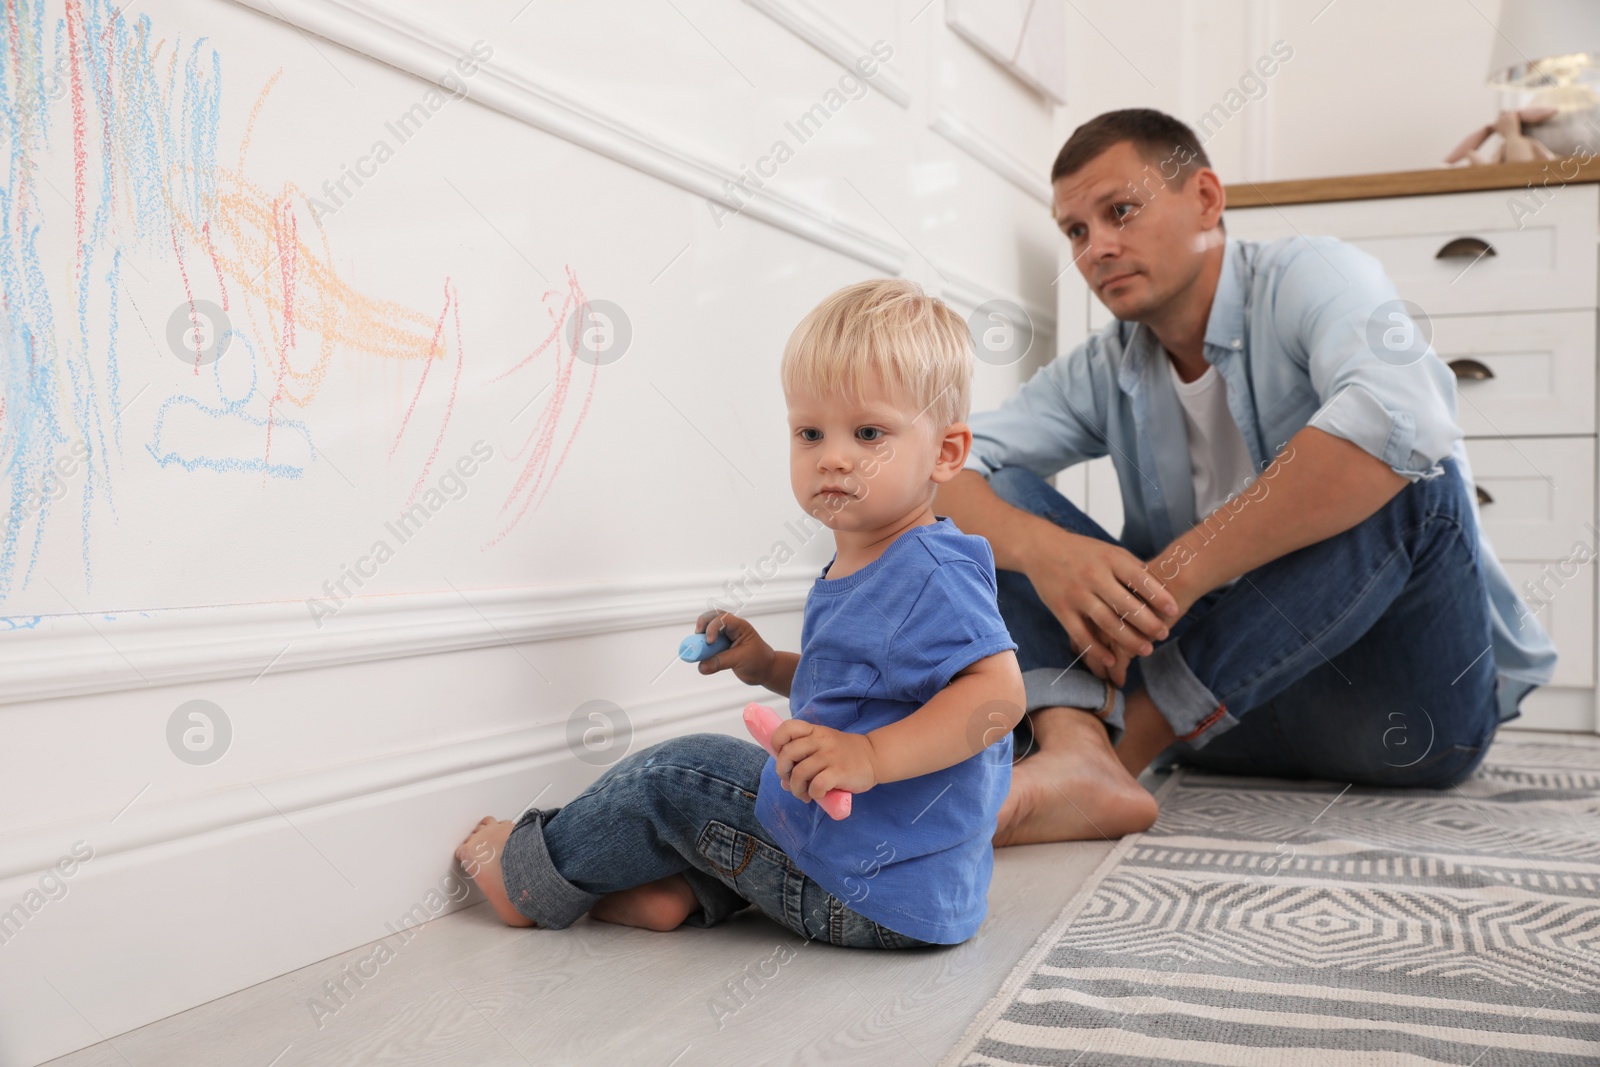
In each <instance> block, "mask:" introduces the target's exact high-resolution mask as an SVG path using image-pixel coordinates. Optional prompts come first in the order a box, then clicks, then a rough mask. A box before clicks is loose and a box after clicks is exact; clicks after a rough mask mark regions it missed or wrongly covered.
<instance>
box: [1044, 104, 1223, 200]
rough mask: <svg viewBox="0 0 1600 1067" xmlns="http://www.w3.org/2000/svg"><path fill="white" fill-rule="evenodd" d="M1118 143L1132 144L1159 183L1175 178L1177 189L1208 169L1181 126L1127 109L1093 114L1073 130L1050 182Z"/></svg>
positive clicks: (1155, 113) (1197, 142)
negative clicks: (1202, 168) (1157, 175)
mask: <svg viewBox="0 0 1600 1067" xmlns="http://www.w3.org/2000/svg"><path fill="white" fill-rule="evenodd" d="M1122 141H1129V142H1132V144H1133V147H1134V150H1135V151H1137V152H1138V153H1139V154H1140V155H1141V156H1143V157H1144V158H1145V159H1146V160H1147V161H1148V162H1149V163H1150V165H1151V166H1153V167H1156V168H1157V169H1158V171H1159V173H1160V176H1161V179H1162V180H1163V181H1173V180H1174V179H1177V184H1178V185H1179V186H1180V187H1181V186H1183V185H1184V184H1186V183H1187V182H1188V181H1189V175H1191V174H1193V173H1194V172H1195V171H1197V170H1199V169H1200V168H1201V167H1209V166H1211V160H1210V159H1209V158H1207V156H1206V150H1205V149H1204V148H1202V147H1201V146H1200V140H1199V138H1197V137H1195V135H1194V131H1193V130H1191V129H1190V128H1189V127H1188V126H1186V125H1185V124H1184V123H1182V122H1180V121H1178V120H1177V119H1175V118H1173V117H1172V116H1171V115H1168V114H1166V113H1165V112H1162V111H1156V110H1154V109H1153V108H1147V107H1130V108H1124V109H1123V110H1121V111H1107V112H1106V113H1105V114H1103V115H1096V116H1095V117H1094V118H1092V119H1090V120H1089V121H1088V122H1085V123H1084V124H1083V125H1082V126H1079V127H1078V128H1077V129H1075V130H1073V131H1072V136H1071V137H1069V138H1067V143H1066V144H1064V145H1062V146H1061V152H1060V154H1059V155H1057V156H1056V162H1055V165H1054V166H1053V167H1051V168H1050V181H1051V183H1052V184H1053V183H1054V182H1055V180H1056V179H1057V178H1064V177H1066V176H1067V175H1069V174H1075V173H1077V172H1078V171H1079V170H1082V169H1083V168H1084V167H1085V166H1087V165H1088V163H1089V161H1090V160H1092V159H1094V158H1095V157H1096V156H1098V155H1100V153H1102V152H1104V151H1105V150H1106V149H1108V148H1110V147H1111V146H1112V145H1115V144H1118V143H1119V142H1122ZM1180 175H1182V177H1181V178H1180V177H1179V176H1180Z"/></svg>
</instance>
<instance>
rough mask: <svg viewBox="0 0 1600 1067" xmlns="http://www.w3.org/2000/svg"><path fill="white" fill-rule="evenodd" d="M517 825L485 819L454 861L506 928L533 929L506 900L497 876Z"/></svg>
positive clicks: (470, 835) (501, 820)
mask: <svg viewBox="0 0 1600 1067" xmlns="http://www.w3.org/2000/svg"><path fill="white" fill-rule="evenodd" d="M515 825H516V823H513V822H510V821H509V820H506V819H496V818H495V817H494V816H492V815H485V816H484V817H483V818H482V819H480V820H479V821H478V825H477V826H474V827H473V828H472V833H470V834H468V835H467V839H466V840H465V841H463V842H461V844H460V845H459V846H457V848H456V859H458V860H460V861H461V867H462V869H463V870H465V871H466V872H467V877H468V878H471V879H472V880H473V881H474V882H476V883H478V888H479V889H481V890H483V895H484V896H486V897H488V898H489V906H490V907H492V908H494V913H495V914H496V915H498V916H500V921H501V922H503V923H505V924H506V925H507V926H534V925H537V924H535V923H534V921H533V920H532V919H530V918H528V917H527V916H526V915H524V914H522V913H521V912H520V911H518V910H517V909H516V907H515V906H514V905H513V904H512V903H511V900H510V898H509V897H507V896H506V883H505V878H504V876H503V875H502V874H501V873H500V855H501V853H502V852H504V851H505V847H506V838H508V837H510V836H511V828H512V827H513V826H515Z"/></svg>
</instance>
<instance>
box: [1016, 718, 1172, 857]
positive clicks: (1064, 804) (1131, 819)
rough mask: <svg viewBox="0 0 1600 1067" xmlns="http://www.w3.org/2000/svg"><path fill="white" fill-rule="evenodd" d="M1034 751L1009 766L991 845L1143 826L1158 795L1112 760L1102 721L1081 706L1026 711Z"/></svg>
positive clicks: (1151, 818)
mask: <svg viewBox="0 0 1600 1067" xmlns="http://www.w3.org/2000/svg"><path fill="white" fill-rule="evenodd" d="M1031 718H1032V723H1033V736H1034V739H1035V741H1036V742H1037V743H1038V751H1037V752H1034V753H1033V754H1032V755H1030V756H1028V758H1027V759H1024V760H1020V761H1019V762H1017V763H1016V764H1014V765H1013V766H1012V768H1011V792H1010V793H1008V794H1007V795H1006V800H1005V803H1004V804H1003V805H1002V806H1001V808H1000V818H999V820H998V823H997V826H996V829H995V835H994V839H993V840H994V845H995V847H996V848H1000V847H1003V846H1005V845H1032V844H1038V843H1040V842H1044V841H1098V840H1109V839H1113V838H1118V837H1122V836H1123V835H1124V834H1131V833H1137V832H1139V831H1140V830H1148V829H1149V828H1150V826H1151V824H1152V823H1154V822H1155V821H1156V815H1157V808H1156V798H1155V797H1153V796H1151V795H1150V792H1149V790H1147V789H1145V787H1144V786H1142V785H1140V784H1139V783H1138V781H1137V780H1136V779H1135V778H1134V777H1133V775H1131V774H1129V773H1128V771H1127V769H1126V768H1125V767H1123V765H1122V763H1121V761H1120V760H1118V759H1117V754H1116V750H1115V749H1113V748H1112V747H1111V739H1110V738H1108V737H1107V736H1106V728H1105V727H1104V726H1103V725H1102V724H1101V722H1100V720H1099V719H1097V718H1095V717H1094V716H1093V715H1092V714H1090V713H1089V712H1086V711H1084V710H1083V709H1081V708H1066V707H1061V708H1039V709H1037V710H1036V711H1034V712H1032V713H1031Z"/></svg>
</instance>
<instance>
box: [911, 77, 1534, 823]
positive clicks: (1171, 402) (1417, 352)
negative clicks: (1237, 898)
mask: <svg viewBox="0 0 1600 1067" xmlns="http://www.w3.org/2000/svg"><path fill="white" fill-rule="evenodd" d="M1051 184H1052V187H1053V192H1054V197H1053V204H1052V216H1053V218H1054V219H1055V221H1056V223H1057V225H1058V227H1059V228H1060V229H1061V231H1062V232H1063V234H1065V235H1066V237H1067V239H1068V240H1069V241H1070V242H1071V247H1072V251H1073V255H1074V257H1075V262H1076V264H1077V267H1078V269H1079V270H1080V271H1081V272H1082V274H1083V276H1084V278H1085V279H1086V280H1087V281H1088V283H1089V284H1090V286H1091V287H1092V288H1093V289H1094V291H1095V293H1096V294H1097V295H1098V296H1099V297H1100V299H1101V300H1102V301H1103V302H1104V303H1105V304H1106V306H1107V307H1108V308H1109V309H1110V310H1111V312H1112V314H1113V315H1115V316H1116V318H1117V320H1118V321H1116V322H1114V323H1112V324H1111V325H1110V326H1108V327H1107V328H1106V329H1104V330H1102V331H1100V332H1099V333H1098V334H1096V335H1093V336H1091V337H1089V338H1088V339H1087V340H1086V341H1084V342H1083V343H1082V344H1080V345H1079V346H1078V347H1077V348H1075V349H1074V350H1073V351H1071V352H1070V353H1068V354H1066V355H1064V356H1061V357H1059V358H1058V359H1056V360H1055V361H1053V362H1052V363H1050V364H1048V365H1046V366H1045V367H1043V368H1041V369H1040V370H1039V371H1038V372H1037V373H1036V374H1035V375H1034V376H1033V377H1032V378H1030V379H1029V380H1028V381H1027V382H1026V383H1025V384H1024V385H1023V386H1022V387H1021V389H1020V390H1019V391H1018V392H1017V394H1016V395H1015V396H1013V397H1011V398H1010V399H1009V400H1007V401H1006V402H1005V403H1004V404H1003V405H1002V406H1001V407H1000V408H999V409H997V410H995V411H990V412H980V413H976V414H974V415H973V416H972V417H971V419H970V424H971V427H972V432H973V445H972V452H971V455H970V457H969V459H968V461H967V463H966V466H965V468H964V469H963V471H962V473H961V474H959V475H957V476H956V477H955V478H954V479H952V480H951V481H950V482H948V483H946V484H945V485H944V486H942V487H941V488H940V490H939V494H938V496H937V498H936V501H935V508H936V509H937V510H938V512H939V513H940V514H944V515H949V516H950V517H951V518H952V519H954V520H955V522H956V524H957V525H958V526H959V527H961V529H962V530H964V531H966V532H968V533H977V534H981V535H983V536H985V537H987V538H988V539H989V542H990V544H991V546H992V547H993V549H994V555H995V565H996V567H997V569H998V578H999V599H1000V608H1001V612H1002V615H1003V616H1004V617H1005V619H1006V625H1007V627H1008V629H1009V630H1010V631H1011V634H1012V636H1013V638H1014V639H1015V640H1016V641H1017V643H1018V646H1019V647H1018V650H1017V656H1018V660H1019V663H1020V665H1021V667H1022V668H1023V672H1024V674H1023V677H1024V680H1025V681H1026V682H1027V687H1028V711H1029V716H1028V719H1027V721H1028V722H1029V723H1030V724H1031V731H1032V737H1031V738H1025V737H1019V738H1018V739H1017V740H1018V745H1017V751H1018V752H1025V751H1027V746H1029V745H1032V744H1033V743H1034V742H1036V747H1037V751H1035V752H1034V753H1032V754H1031V755H1029V756H1028V758H1027V759H1024V760H1020V761H1019V762H1018V763H1017V764H1016V766H1015V767H1014V768H1013V775H1012V789H1011V794H1010V796H1009V798H1008V800H1007V803H1006V808H1005V809H1004V810H1002V812H1001V815H1000V822H999V827H998V830H997V832H996V835H995V843H996V844H997V845H1004V844H1025V843H1029V842H1035V841H1061V840H1076V839H1081V838H1095V837H1118V836H1121V835H1123V834H1126V833H1130V832H1133V831H1137V830H1142V829H1145V828H1146V827H1148V826H1149V825H1150V823H1152V822H1153V821H1154V820H1155V816H1156V806H1155V802H1154V800H1153V798H1152V797H1151V796H1150V794H1149V793H1148V792H1147V791H1146V790H1144V789H1143V788H1142V787H1141V786H1140V785H1139V784H1138V783H1137V781H1136V780H1135V776H1137V775H1138V774H1139V773H1140V772H1141V771H1142V770H1143V769H1144V768H1145V767H1146V766H1148V765H1149V764H1150V763H1151V761H1152V760H1153V759H1154V758H1155V757H1157V756H1158V755H1161V754H1163V753H1166V756H1165V757H1164V761H1171V760H1175V761H1178V762H1183V763H1189V764H1193V765H1198V766H1201V767H1207V768H1211V769H1215V770H1220V771H1223V772H1227V773H1239V774H1260V775H1268V776H1283V777H1316V778H1327V779H1332V780H1342V781H1350V782H1360V783H1371V784H1384V785H1395V786H1410V785H1420V786H1433V787H1443V786H1447V785H1450V784H1452V783H1454V782H1456V781H1459V780H1460V779H1461V778H1463V777H1465V776H1466V775H1468V774H1470V773H1471V772H1472V770H1473V769H1475V768H1476V766H1477V765H1478V763H1479V761H1480V760H1481V759H1482V757H1483V755H1484V753H1485V751H1486V750H1487V747H1488V745H1489V743H1490V741H1491V740H1492V738H1493V735H1494V731H1495V728H1496V727H1497V726H1498V724H1499V723H1500V722H1501V721H1503V720H1505V719H1507V718H1512V717H1515V716H1516V715H1518V714H1520V712H1519V711H1518V709H1517V705H1518V704H1519V702H1520V701H1521V699H1522V697H1523V696H1525V695H1526V694H1527V692H1528V691H1529V690H1531V689H1532V688H1534V687H1535V686H1536V685H1540V684H1544V683H1546V682H1548V681H1549V679H1550V675H1551V672H1552V670H1553V669H1554V665H1555V649H1554V647H1553V646H1552V644H1551V642H1550V638H1549V636H1548V635H1547V634H1546V633H1545V631H1544V630H1543V629H1542V628H1541V627H1540V625H1539V623H1538V622H1537V620H1536V619H1535V618H1534V617H1533V616H1532V615H1531V614H1530V613H1529V612H1528V611H1527V610H1526V608H1525V607H1524V606H1523V605H1522V603H1521V601H1520V600H1519V599H1518V597H1517V595H1516V592H1515V590H1514V589H1513V588H1512V586H1511V583H1510V580H1509V579H1508V578H1507V576H1506V574H1505V572H1504V570H1503V569H1502V568H1501V567H1500V564H1499V563H1498V561H1497V560H1496V559H1495V556H1494V553H1493V550H1492V549H1491V547H1490V546H1489V544H1488V542H1487V540H1485V539H1484V538H1483V537H1482V534H1481V532H1480V530H1479V527H1478V516H1477V511H1476V505H1475V503H1474V501H1473V497H1472V489H1471V471H1470V468H1469V467H1468V464H1467V457H1466V452H1465V449H1464V447H1463V445H1462V434H1461V430H1460V429H1459V428H1458V427H1457V426H1456V424H1455V385H1454V379H1453V376H1452V375H1451V373H1450V371H1449V369H1448V368H1446V367H1445V366H1444V365H1443V363H1442V362H1441V361H1440V360H1439V358H1438V357H1437V356H1436V355H1435V354H1434V353H1433V351H1432V349H1431V348H1428V347H1427V346H1426V344H1425V343H1421V344H1415V345H1409V346H1408V345H1406V344H1404V343H1402V344H1400V345H1399V346H1398V347H1397V348H1396V349H1395V350H1392V351H1391V350H1384V349H1383V348H1382V347H1381V346H1380V347H1379V348H1377V349H1375V348H1374V346H1373V344H1372V343H1370V342H1369V339H1368V338H1369V333H1370V332H1371V331H1370V330H1369V323H1370V322H1373V321H1377V323H1378V324H1379V326H1380V327H1383V328H1390V327H1392V326H1393V325H1394V324H1395V323H1397V322H1398V323H1400V324H1401V325H1403V326H1407V327H1409V326H1411V325H1412V324H1411V323H1410V322H1409V320H1408V319H1407V318H1406V317H1405V316H1404V313H1403V312H1400V316H1401V317H1400V318H1399V319H1395V320H1391V319H1389V318H1388V315H1389V314H1392V313H1393V312H1394V309H1395V308H1396V307H1398V305H1394V304H1390V303H1389V302H1390V301H1394V300H1395V299H1396V295H1397V294H1396V292H1395V289H1394V286H1393V284H1392V283H1391V282H1390V281H1389V279H1388V278H1387V277H1386V276H1385V275H1384V273H1383V270H1382V267H1381V266H1380V265H1379V264H1378V262H1377V261H1376V260H1375V259H1373V258H1372V257H1371V256H1368V255H1367V254H1365V253H1363V252H1361V251H1360V250H1359V249H1357V248H1355V247H1354V246H1351V245H1348V244H1345V243H1343V242H1341V241H1337V240H1334V239H1332V238H1325V237H1313V238H1307V237H1295V238H1289V239H1285V240H1281V241H1273V242H1261V243H1257V242H1249V241H1239V240H1236V239H1231V238H1228V237H1227V236H1226V234H1225V232H1224V229H1223V225H1222V212H1223V207H1224V193H1223V189H1222V184H1221V182H1220V180H1219V179H1218V177H1217V175H1216V173H1215V171H1213V170H1212V169H1211V168H1210V163H1209V160H1208V159H1207V158H1206V155H1205V152H1204V150H1203V149H1202V148H1201V147H1200V145H1199V143H1198V142H1197V140H1196V138H1195V136H1194V133H1193V131H1192V130H1190V129H1189V127H1187V126H1185V125H1184V124H1183V123H1181V122H1179V121H1177V120H1176V119H1173V118H1171V117H1170V116H1168V115H1165V114H1162V113H1161V112H1158V111H1151V110H1147V109H1131V110H1125V111H1114V112H1109V113H1107V114H1104V115H1101V116H1099V117H1098V118H1095V119H1093V120H1091V121H1090V122H1088V123H1085V124H1084V125H1083V126H1080V127H1079V128H1078V129H1077V130H1076V131H1075V132H1074V133H1073V135H1072V137H1071V138H1070V139H1069V140H1068V141H1067V143H1066V145H1065V146H1064V147H1063V148H1062V150H1061V153H1060V155H1059V157H1058V158H1057V159H1056V162H1055V166H1054V168H1053V169H1052V173H1051ZM1375 317H1376V318H1375ZM1380 332H1381V331H1380ZM1401 332H1402V334H1403V333H1404V331H1401ZM1103 455H1110V456H1111V457H1112V461H1113V464H1114V465H1115V467H1116V470H1117V476H1118V480H1119V482H1120V485H1121V489H1122V496H1123V503H1124V509H1125V512H1126V515H1127V521H1126V525H1125V527H1124V529H1123V536H1122V539H1121V541H1120V542H1119V541H1117V540H1116V539H1114V538H1112V537H1111V535H1110V534H1108V533H1106V532H1105V531H1104V530H1102V529H1100V527H1099V526H1097V525H1096V524H1095V523H1093V522H1092V521H1091V520H1089V519H1088V518H1087V517H1086V516H1085V515H1083V513H1082V512H1081V511H1079V510H1078V509H1077V508H1076V507H1074V506H1073V505H1072V504H1071V503H1070V502H1068V501H1067V500H1066V499H1065V498H1064V497H1062V496H1061V495H1060V494H1058V493H1056V492H1055V490H1054V489H1053V488H1051V487H1050V485H1049V484H1048V483H1046V482H1045V481H1044V480H1043V479H1044V477H1047V476H1049V475H1050V474H1053V473H1054V472H1055V471H1058V470H1060V469H1062V468H1063V467H1066V466H1069V465H1071V464H1073V463H1077V462H1080V461H1082V460H1085V459H1091V458H1095V457H1097V456H1103ZM1140 657H1142V658H1140ZM1079 660H1082V662H1083V664H1085V665H1086V666H1087V667H1088V669H1089V670H1090V671H1092V672H1093V674H1094V675H1095V676H1097V677H1098V678H1099V679H1102V680H1105V683H1104V685H1102V684H1101V683H1100V682H1097V681H1095V679H1094V678H1091V677H1089V676H1088V675H1087V674H1085V673H1084V671H1083V670H1082V668H1081V667H1076V666H1074V665H1075V664H1077V663H1078V661H1079ZM1068 668H1072V669H1071V670H1069V669H1068ZM1085 683H1086V684H1085ZM1086 689H1087V690H1088V692H1087V693H1086V691H1085V690H1086ZM1085 709H1089V710H1090V711H1091V712H1092V714H1085ZM1097 720H1098V721H1097ZM1102 722H1103V723H1104V727H1102ZM1020 729H1021V728H1020V727H1019V730H1020Z"/></svg>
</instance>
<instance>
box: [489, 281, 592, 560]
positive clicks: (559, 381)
mask: <svg viewBox="0 0 1600 1067" xmlns="http://www.w3.org/2000/svg"><path fill="white" fill-rule="evenodd" d="M565 274H566V290H565V292H562V291H561V290H559V289H547V290H545V292H544V294H543V295H542V296H541V297H540V302H541V303H543V304H544V307H545V312H546V313H547V314H548V315H549V316H550V321H551V326H550V331H549V332H548V333H547V334H545V336H544V339H543V340H542V341H540V342H539V344H538V346H537V347H536V348H534V350H533V351H532V352H530V353H528V355H527V356H525V357H524V358H523V359H521V360H520V361H518V362H517V363H516V365H514V366H512V367H511V368H510V369H509V370H506V371H504V372H502V373H500V374H498V375H496V376H495V377H494V378H492V379H490V380H491V381H499V380H500V379H502V378H505V377H508V376H510V375H512V374H515V373H516V372H517V371H519V370H521V369H522V368H524V367H527V366H529V365H530V364H532V363H533V362H534V360H536V359H538V358H539V357H540V356H541V355H544V354H545V353H546V352H551V353H552V354H553V358H554V359H555V364H556V365H555V372H556V374H555V381H554V382H553V383H551V385H550V386H546V388H547V389H549V390H550V397H549V399H548V400H546V401H545V403H544V407H543V408H542V409H541V410H540V412H539V420H538V422H537V423H536V424H535V425H534V427H533V430H532V431H531V432H530V433H529V434H528V437H527V439H526V440H524V441H523V443H522V446H521V447H519V448H518V449H517V450H516V451H515V452H513V453H512V455H511V458H512V459H517V458H518V457H520V456H521V455H522V454H523V453H524V452H526V453H527V454H528V458H527V461H526V462H525V463H524V464H523V466H522V469H521V471H520V472H519V473H518V475H517V479H516V482H515V484H513V485H512V487H511V491H510V492H509V493H508V494H506V499H505V502H504V503H502V504H501V505H500V511H501V513H504V512H506V511H507V510H508V509H509V508H511V507H512V505H513V504H515V503H516V502H517V501H518V499H519V498H521V506H519V507H518V508H517V510H516V514H514V515H513V516H512V517H511V520H510V522H508V523H507V524H506V525H505V526H504V527H503V528H502V529H501V530H500V532H499V533H497V534H495V535H494V537H492V538H490V539H489V540H488V541H486V542H484V544H483V546H482V547H483V548H489V547H491V546H493V545H496V544H499V543H500V541H501V540H503V539H504V538H505V536H506V535H507V534H509V533H510V532H511V531H512V530H514V529H516V527H517V524H518V523H520V522H521V521H522V519H523V516H524V515H526V514H527V511H528V508H529V507H530V506H532V505H533V504H534V503H535V500H534V494H535V493H539V499H540V500H542V499H543V498H544V493H548V492H549V491H550V486H551V485H554V484H555V478H556V475H557V474H558V473H560V471H561V465H562V463H564V462H565V461H566V458H567V453H568V452H569V451H570V450H571V448H572V442H573V441H575V440H576V439H577V436H578V430H579V429H580V428H582V426H583V420H584V418H585V416H587V415H588V413H589V405H590V403H591V402H592V401H593V399H594V383H595V379H596V377H597V376H598V375H597V373H596V372H597V371H598V370H599V368H598V366H597V365H596V364H594V363H592V362H590V361H587V360H580V359H579V358H578V346H579V344H580V343H581V322H582V319H581V316H578V315H575V314H574V312H576V311H577V310H578V309H579V308H580V307H582V306H583V305H585V304H587V303H588V299H587V298H586V297H585V296H584V294H583V287H582V286H581V285H579V284H578V278H577V276H576V275H575V274H573V272H572V268H571V267H570V266H567V267H566V268H565ZM552 297H560V298H561V306H560V308H559V309H556V308H554V306H553V301H552V300H551V298H552ZM569 324H571V326H572V328H571V329H570V330H569V329H568V325H569ZM569 333H570V336H567V335H568V334H569ZM579 363H584V364H586V365H587V366H588V367H589V369H590V374H589V388H588V391H587V392H586V393H584V396H583V406H582V408H581V409H579V411H578V415H577V421H576V422H575V423H574V424H573V425H572V427H571V429H570V430H568V431H567V434H566V440H565V442H564V443H563V444H562V446H561V452H560V455H555V452H554V448H555V443H556V437H557V431H558V429H559V428H560V423H561V416H562V413H563V412H564V410H565V408H566V406H567V401H568V399H569V393H570V392H571V390H572V376H573V371H574V370H576V369H577V365H578V364H579ZM552 456H554V459H555V462H554V466H552V465H551V458H552ZM530 483H531V484H530ZM541 484H542V485H543V486H544V490H543V492H539V487H540V486H541Z"/></svg>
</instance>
